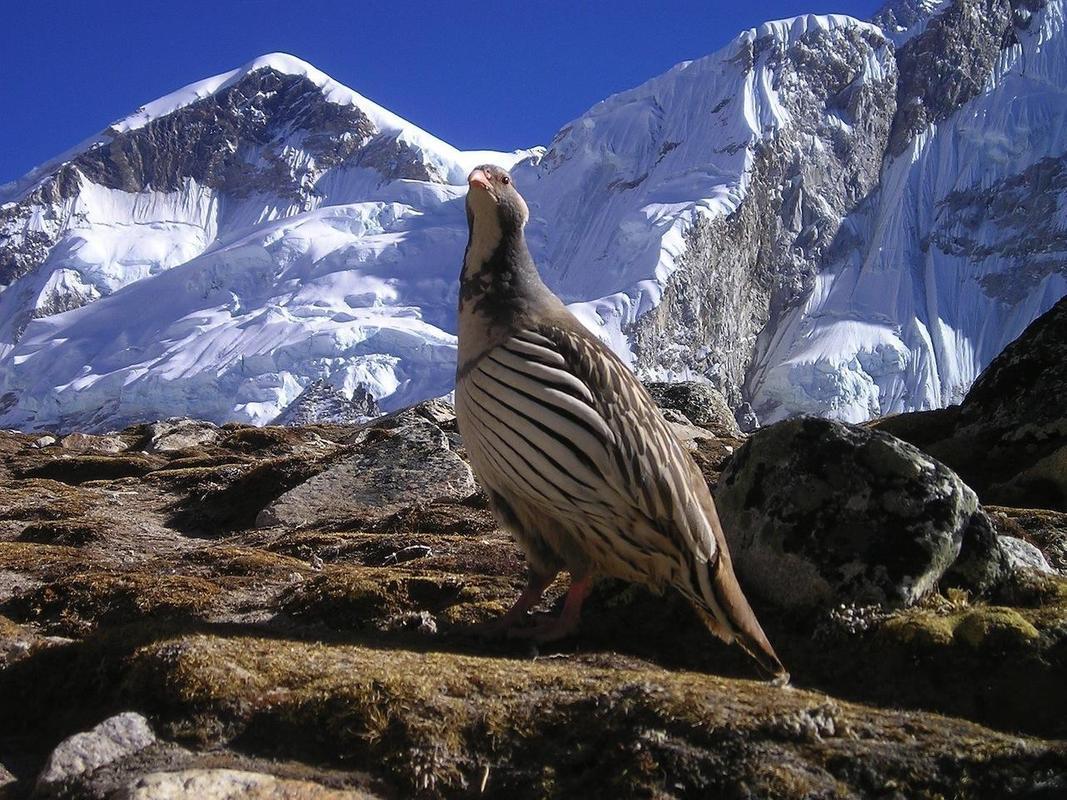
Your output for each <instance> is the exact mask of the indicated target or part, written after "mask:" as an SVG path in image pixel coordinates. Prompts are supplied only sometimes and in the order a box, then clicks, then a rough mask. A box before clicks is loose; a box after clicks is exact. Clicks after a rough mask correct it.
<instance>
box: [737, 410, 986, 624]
mask: <svg viewBox="0 0 1067 800" xmlns="http://www.w3.org/2000/svg"><path fill="white" fill-rule="evenodd" d="M716 499H717V504H718V508H719V512H720V516H721V517H722V522H723V527H724V529H725V531H726V535H727V538H728V540H729V542H730V552H731V554H732V555H733V558H734V563H735V565H736V567H737V570H738V573H739V574H740V576H741V579H742V583H743V584H744V585H745V586H747V587H751V589H752V591H753V592H754V593H756V594H758V595H759V596H761V597H763V598H764V599H766V600H767V601H769V602H771V603H774V604H775V605H777V606H781V607H785V608H798V607H799V608H805V607H830V606H834V605H837V604H839V603H842V602H856V603H892V604H898V605H900V604H903V605H910V604H912V603H915V602H916V601H918V600H919V599H921V598H922V597H924V596H925V595H927V594H929V593H930V592H931V591H932V590H933V589H934V588H935V586H936V585H937V583H938V581H939V580H940V579H941V576H942V574H943V573H944V572H945V570H946V569H948V568H949V567H950V566H951V565H952V564H953V562H954V561H956V559H957V557H958V556H960V554H961V547H963V545H964V543H965V542H967V551H966V552H965V555H966V557H967V562H968V564H969V565H970V567H971V568H970V569H969V570H968V571H967V575H966V576H961V578H960V580H961V581H962V580H965V579H969V580H970V581H971V582H972V583H975V584H978V585H979V586H981V587H983V588H984V587H985V586H986V585H987V584H988V583H989V582H990V581H991V580H992V579H993V578H994V577H995V576H996V575H998V574H999V573H998V565H999V559H1000V558H1001V556H1000V553H999V551H998V549H997V548H996V537H995V535H993V534H992V531H991V528H989V527H988V524H986V526H985V528H983V526H982V521H983V519H984V515H983V514H982V513H981V512H980V511H979V509H978V500H977V498H976V497H975V494H974V492H972V491H971V490H970V489H969V488H968V487H967V486H966V485H965V484H964V483H963V481H961V480H960V479H959V477H958V476H957V475H956V474H955V473H953V472H952V471H951V470H949V469H948V468H947V467H945V466H944V465H942V464H940V463H938V462H937V461H935V460H934V459H932V458H930V457H929V456H927V455H925V454H924V453H922V452H921V451H919V450H917V449H916V448H914V447H912V446H911V445H909V444H906V443H905V442H902V441H900V440H899V439H896V438H894V437H892V436H888V435H886V434H883V433H878V432H872V431H870V430H868V429H865V428H860V427H856V426H851V425H843V424H841V423H837V422H831V421H829V420H822V419H796V420H788V421H785V422H781V423H778V424H776V425H772V426H770V427H768V428H764V429H763V430H761V431H759V432H758V433H756V434H754V435H753V436H752V437H751V438H750V439H749V440H748V442H746V444H745V445H744V446H743V447H742V448H741V449H740V450H739V451H738V452H737V454H736V455H735V456H734V458H733V459H732V460H731V461H730V463H729V464H728V465H727V467H726V469H725V471H724V472H723V474H722V477H721V479H720V482H719V487H718V492H717V497H716ZM976 520H977V521H976ZM983 533H988V536H983V535H982V534H983ZM972 562H973V563H972Z"/></svg>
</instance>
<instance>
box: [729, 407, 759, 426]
mask: <svg viewBox="0 0 1067 800" xmlns="http://www.w3.org/2000/svg"><path fill="white" fill-rule="evenodd" d="M734 419H736V420H737V427H738V428H740V429H741V432H742V433H752V431H754V430H756V429H757V428H759V417H757V416H756V412H755V410H754V409H753V408H752V404H751V403H742V404H741V405H739V406H738V407H737V409H736V410H735V411H734Z"/></svg>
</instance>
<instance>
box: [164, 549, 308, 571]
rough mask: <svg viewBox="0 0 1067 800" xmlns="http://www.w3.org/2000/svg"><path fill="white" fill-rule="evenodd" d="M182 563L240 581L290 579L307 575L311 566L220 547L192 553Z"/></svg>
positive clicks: (276, 557)
mask: <svg viewBox="0 0 1067 800" xmlns="http://www.w3.org/2000/svg"><path fill="white" fill-rule="evenodd" d="M181 560H182V562H183V563H186V564H195V565H198V566H202V567H206V568H207V570H208V572H209V573H210V574H212V575H228V576H238V577H278V578H281V577H288V576H289V575H291V574H292V573H294V572H296V573H298V574H305V573H307V572H308V571H309V570H308V565H307V564H306V563H305V562H303V561H300V560H298V559H295V558H290V557H288V556H283V555H278V554H276V553H270V552H267V551H265V550H260V549H257V548H251V547H235V546H232V545H231V546H219V547H205V548H202V549H197V550H190V551H188V552H187V553H185V554H183V555H182V559H181Z"/></svg>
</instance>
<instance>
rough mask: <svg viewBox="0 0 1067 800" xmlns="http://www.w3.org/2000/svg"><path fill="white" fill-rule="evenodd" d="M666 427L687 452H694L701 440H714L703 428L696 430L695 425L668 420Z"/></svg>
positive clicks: (712, 435)
mask: <svg viewBox="0 0 1067 800" xmlns="http://www.w3.org/2000/svg"><path fill="white" fill-rule="evenodd" d="M668 427H669V428H670V429H671V433H673V434H674V435H675V436H676V437H678V440H679V441H680V442H681V443H682V444H683V445H684V446H685V447H686V448H688V449H689V450H695V449H696V448H697V446H698V442H699V440H701V439H714V438H715V436H714V434H711V433H709V432H708V431H707V430H706V429H704V428H698V427H697V426H696V425H689V424H686V423H677V422H670V421H669V420H668Z"/></svg>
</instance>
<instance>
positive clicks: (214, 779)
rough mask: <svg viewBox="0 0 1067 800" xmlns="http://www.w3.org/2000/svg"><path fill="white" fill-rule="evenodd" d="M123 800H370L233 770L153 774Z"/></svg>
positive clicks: (342, 791)
mask: <svg viewBox="0 0 1067 800" xmlns="http://www.w3.org/2000/svg"><path fill="white" fill-rule="evenodd" d="M120 796H121V797H122V799H123V800H189V798H196V800H373V798H374V797H375V795H371V794H368V793H366V792H363V791H360V790H358V789H334V788H330V787H327V786H323V785H322V784H319V783H312V782H310V781H302V780H293V779H289V778H278V777H275V776H274V775H267V774H264V773H261V772H248V771H245V770H237V769H186V770H180V771H178V772H153V773H150V774H148V775H144V776H142V777H140V778H137V779H136V780H134V781H132V782H131V783H130V784H129V786H127V788H126V790H125V792H123V793H122V794H121V795H120Z"/></svg>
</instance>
